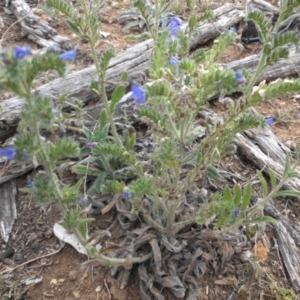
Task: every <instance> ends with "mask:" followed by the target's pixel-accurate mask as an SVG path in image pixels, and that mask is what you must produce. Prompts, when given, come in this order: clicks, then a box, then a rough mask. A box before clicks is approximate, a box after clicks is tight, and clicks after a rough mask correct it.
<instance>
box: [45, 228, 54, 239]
mask: <svg viewBox="0 0 300 300" xmlns="http://www.w3.org/2000/svg"><path fill="white" fill-rule="evenodd" d="M44 237H45V238H46V239H50V238H52V237H53V231H52V230H51V229H49V230H47V231H46V232H45V233H44Z"/></svg>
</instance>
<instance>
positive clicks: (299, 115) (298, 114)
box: [297, 110, 300, 118]
mask: <svg viewBox="0 0 300 300" xmlns="http://www.w3.org/2000/svg"><path fill="white" fill-rule="evenodd" d="M297 116H298V118H300V110H298V113H297Z"/></svg>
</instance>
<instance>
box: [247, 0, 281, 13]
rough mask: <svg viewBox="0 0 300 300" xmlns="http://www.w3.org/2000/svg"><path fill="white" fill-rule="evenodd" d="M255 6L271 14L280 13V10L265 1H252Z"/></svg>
mask: <svg viewBox="0 0 300 300" xmlns="http://www.w3.org/2000/svg"><path fill="white" fill-rule="evenodd" d="M251 2H252V3H253V4H254V5H255V6H257V7H258V8H260V9H262V10H265V11H268V12H271V13H279V12H280V8H278V7H276V6H274V5H272V4H270V3H268V2H266V1H264V0H252V1H251Z"/></svg>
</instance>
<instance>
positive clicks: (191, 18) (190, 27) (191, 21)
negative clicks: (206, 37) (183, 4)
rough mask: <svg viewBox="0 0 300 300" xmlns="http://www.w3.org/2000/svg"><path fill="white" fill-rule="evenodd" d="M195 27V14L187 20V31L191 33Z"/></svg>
mask: <svg viewBox="0 0 300 300" xmlns="http://www.w3.org/2000/svg"><path fill="white" fill-rule="evenodd" d="M196 25H197V17H196V15H195V14H193V15H191V17H190V20H189V30H190V32H192V31H193V30H194V28H195V27H196Z"/></svg>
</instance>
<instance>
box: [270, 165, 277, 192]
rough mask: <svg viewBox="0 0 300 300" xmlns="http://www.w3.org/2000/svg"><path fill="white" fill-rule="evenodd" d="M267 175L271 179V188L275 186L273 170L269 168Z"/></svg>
mask: <svg viewBox="0 0 300 300" xmlns="http://www.w3.org/2000/svg"><path fill="white" fill-rule="evenodd" d="M269 176H270V179H271V185H272V189H275V188H276V183H277V179H276V175H275V173H274V171H273V170H272V169H269Z"/></svg>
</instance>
